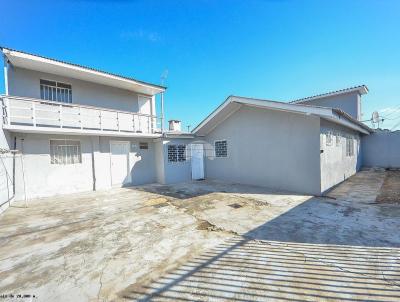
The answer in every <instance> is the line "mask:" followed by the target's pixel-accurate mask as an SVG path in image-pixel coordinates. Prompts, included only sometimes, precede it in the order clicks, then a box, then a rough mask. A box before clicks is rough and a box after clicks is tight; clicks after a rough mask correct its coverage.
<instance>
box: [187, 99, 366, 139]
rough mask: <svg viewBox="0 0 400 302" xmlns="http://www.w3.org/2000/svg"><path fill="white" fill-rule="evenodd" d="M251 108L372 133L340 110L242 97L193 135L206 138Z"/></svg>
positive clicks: (222, 108)
mask: <svg viewBox="0 0 400 302" xmlns="http://www.w3.org/2000/svg"><path fill="white" fill-rule="evenodd" d="M243 105H244V106H251V107H258V108H263V109H270V110H277V111H284V112H291V113H298V114H304V115H314V116H319V117H321V118H324V119H326V120H329V121H332V122H334V123H337V124H341V125H343V126H345V127H348V128H351V129H353V130H355V131H358V132H361V133H364V134H369V133H371V132H372V129H370V128H369V127H368V126H367V125H365V124H363V123H361V122H359V121H357V120H356V119H354V118H353V117H351V116H350V115H348V114H347V113H346V112H344V111H343V110H340V109H335V108H328V107H320V106H311V105H305V104H292V103H284V102H277V101H271V100H263V99H255V98H247V97H240V96H229V97H228V98H227V99H226V100H225V101H224V102H223V103H222V104H221V105H220V106H218V107H217V108H216V109H215V110H214V111H213V112H212V113H211V114H210V115H208V116H207V117H206V118H205V119H204V120H203V121H202V122H201V123H200V124H199V125H198V126H197V127H196V128H194V129H193V130H192V133H193V134H196V135H200V136H204V135H207V134H208V133H209V132H211V131H212V130H213V129H214V128H215V127H216V126H217V125H218V124H219V123H221V122H222V121H224V120H225V119H226V118H227V117H229V116H230V115H231V114H233V113H234V112H236V111H237V110H238V109H240V107H241V106H243Z"/></svg>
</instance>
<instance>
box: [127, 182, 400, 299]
mask: <svg viewBox="0 0 400 302" xmlns="http://www.w3.org/2000/svg"><path fill="white" fill-rule="evenodd" d="M367 176H368V175H367ZM350 183H351V182H350ZM366 185H368V183H366ZM379 187H380V186H379V185H377V188H378V190H375V191H376V192H378V191H379ZM346 189H347V188H338V192H340V190H346ZM359 189H360V190H362V186H360V188H359ZM158 193H159V192H158ZM376 194H377V193H376ZM338 196H339V197H340V194H338ZM342 197H343V196H342ZM375 198H376V195H375V196H374V197H373V198H372V199H375ZM372 199H371V200H372ZM371 200H367V202H365V201H364V200H363V199H362V200H359V201H357V200H355V199H352V200H346V199H340V198H338V199H321V198H311V199H308V200H306V201H305V202H303V203H300V204H299V205H297V206H295V207H293V208H291V209H290V210H288V211H287V212H285V213H283V214H281V215H279V216H278V217H276V218H274V219H271V220H269V221H267V222H265V223H264V224H262V225H260V226H258V227H255V228H253V229H251V230H250V231H248V232H246V233H243V234H239V235H238V236H234V237H233V238H231V239H229V240H226V241H225V242H224V243H223V244H220V245H219V246H217V247H215V248H214V249H211V250H209V251H207V252H205V253H203V254H201V255H200V256H197V257H194V258H193V259H192V260H190V261H188V262H187V263H185V264H183V265H181V266H179V267H177V268H176V269H174V270H172V271H169V272H168V273H166V274H165V275H164V276H162V277H160V278H158V279H154V280H143V281H142V282H137V283H135V284H134V285H132V286H130V287H128V288H127V289H126V290H125V291H123V292H122V293H121V296H122V297H123V298H125V299H126V300H139V301H150V300H151V301H168V300H173V301H265V300H282V301H400V234H399V232H398V225H399V224H398V219H399V218H400V207H398V206H391V207H390V208H387V207H384V206H382V205H378V204H374V205H372V204H371ZM396 229H397V231H396Z"/></svg>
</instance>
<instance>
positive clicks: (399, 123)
mask: <svg viewBox="0 0 400 302" xmlns="http://www.w3.org/2000/svg"><path fill="white" fill-rule="evenodd" d="M398 126H400V122H398V123H397V124H395V125H394V126H393V127H392V129H390V131H393V130H394V129H395V128H397V127H398Z"/></svg>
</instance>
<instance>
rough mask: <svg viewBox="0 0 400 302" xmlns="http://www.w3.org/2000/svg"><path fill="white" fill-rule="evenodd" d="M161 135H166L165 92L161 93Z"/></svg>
mask: <svg viewBox="0 0 400 302" xmlns="http://www.w3.org/2000/svg"><path fill="white" fill-rule="evenodd" d="M161 133H164V92H161Z"/></svg>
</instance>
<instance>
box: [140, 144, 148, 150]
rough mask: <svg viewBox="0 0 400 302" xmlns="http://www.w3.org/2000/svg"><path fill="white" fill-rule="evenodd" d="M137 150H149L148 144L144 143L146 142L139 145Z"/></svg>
mask: <svg viewBox="0 0 400 302" xmlns="http://www.w3.org/2000/svg"><path fill="white" fill-rule="evenodd" d="M139 149H141V150H147V149H149V143H146V142H144V143H143V142H142V143H139Z"/></svg>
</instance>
